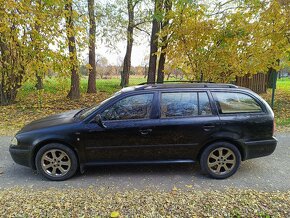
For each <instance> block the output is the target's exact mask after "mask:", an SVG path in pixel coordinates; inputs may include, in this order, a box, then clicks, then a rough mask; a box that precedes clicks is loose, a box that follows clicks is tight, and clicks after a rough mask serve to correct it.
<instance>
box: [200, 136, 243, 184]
mask: <svg viewBox="0 0 290 218" xmlns="http://www.w3.org/2000/svg"><path fill="white" fill-rule="evenodd" d="M240 164H241V154H240V151H239V150H238V148H237V147H236V146H235V145H233V144H231V143H228V142H216V143H213V144H210V145H209V146H208V147H206V148H205V150H204V151H203V152H202V154H201V157H200V166H201V169H202V171H203V172H204V173H206V174H208V175H209V176H211V177H212V178H214V179H226V178H228V177H230V176H232V175H234V174H235V173H236V172H237V170H238V168H239V166H240Z"/></svg>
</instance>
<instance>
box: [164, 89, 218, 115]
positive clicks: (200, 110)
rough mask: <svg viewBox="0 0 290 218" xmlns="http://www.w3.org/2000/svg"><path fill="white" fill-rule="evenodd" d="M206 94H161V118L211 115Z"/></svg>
mask: <svg viewBox="0 0 290 218" xmlns="http://www.w3.org/2000/svg"><path fill="white" fill-rule="evenodd" d="M211 114H212V112H211V107H210V103H209V99H208V96H207V93H206V92H199V93H198V92H177V93H162V94H161V118H172V117H192V116H198V115H211Z"/></svg>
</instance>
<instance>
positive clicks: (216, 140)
mask: <svg viewBox="0 0 290 218" xmlns="http://www.w3.org/2000/svg"><path fill="white" fill-rule="evenodd" d="M216 142H228V143H231V144H233V145H234V146H236V147H237V149H238V150H239V152H240V154H241V159H242V161H243V160H245V157H246V153H245V149H244V147H243V145H242V144H241V143H240V142H239V141H237V140H235V139H232V138H219V139H213V140H210V141H207V142H206V143H204V145H203V146H202V147H201V149H200V150H199V152H198V155H197V160H200V157H201V154H202V153H203V151H204V150H205V149H206V148H207V147H208V146H209V145H211V144H213V143H216Z"/></svg>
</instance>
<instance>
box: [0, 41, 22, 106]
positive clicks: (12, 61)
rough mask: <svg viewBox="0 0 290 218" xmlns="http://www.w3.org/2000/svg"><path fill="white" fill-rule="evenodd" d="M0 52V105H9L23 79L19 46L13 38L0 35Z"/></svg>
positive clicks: (13, 99)
mask: <svg viewBox="0 0 290 218" xmlns="http://www.w3.org/2000/svg"><path fill="white" fill-rule="evenodd" d="M9 48H10V49H9ZM11 48H12V49H11ZM0 54H1V55H0V66H1V71H0V75H1V77H0V105H9V104H12V103H13V102H14V101H15V99H16V95H17V91H18V89H19V88H20V87H21V84H22V80H23V74H24V67H23V66H22V65H21V64H20V58H21V55H22V54H21V47H20V45H19V44H18V42H17V41H14V39H13V38H12V39H11V38H4V37H3V38H1V37H0ZM10 66H13V67H10Z"/></svg>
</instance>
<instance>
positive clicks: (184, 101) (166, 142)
mask: <svg viewBox="0 0 290 218" xmlns="http://www.w3.org/2000/svg"><path fill="white" fill-rule="evenodd" d="M209 96H210V95H209V93H207V92H206V91H181V92H165V91H164V92H161V93H160V105H159V108H160V113H159V117H160V120H159V121H160V122H159V125H158V127H156V130H155V132H156V133H157V134H158V135H159V137H160V141H159V144H160V145H162V146H163V152H162V158H163V159H167V160H193V159H195V158H196V156H197V154H198V152H199V149H200V147H201V145H202V143H204V142H205V141H206V140H208V139H209V138H210V136H211V135H212V134H214V133H215V132H217V131H218V130H219V128H220V127H219V117H218V115H217V111H216V110H215V109H214V105H213V104H212V103H211V101H210V98H209Z"/></svg>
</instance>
